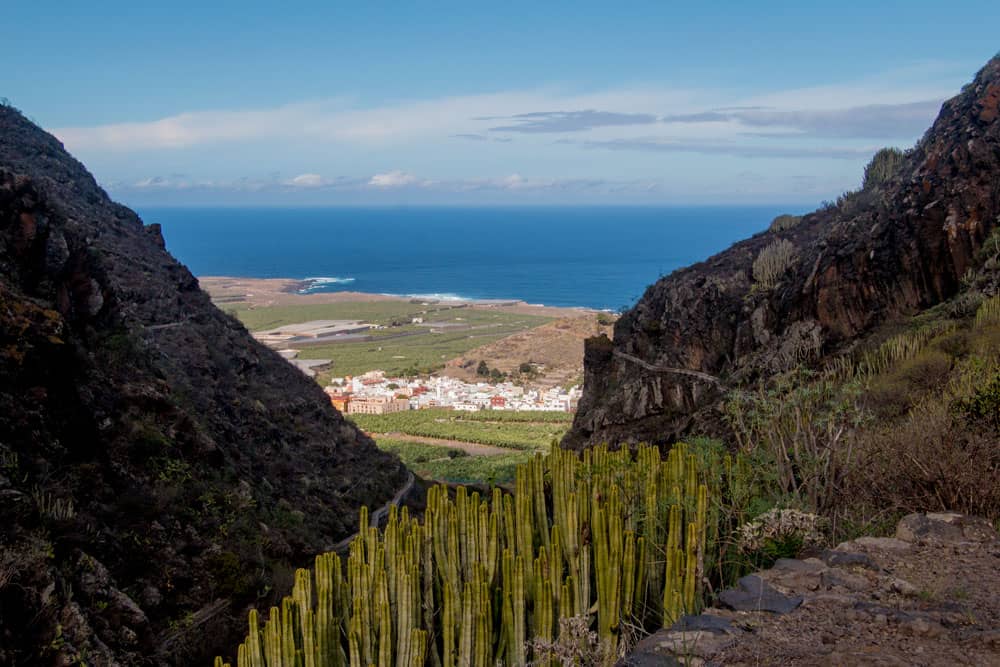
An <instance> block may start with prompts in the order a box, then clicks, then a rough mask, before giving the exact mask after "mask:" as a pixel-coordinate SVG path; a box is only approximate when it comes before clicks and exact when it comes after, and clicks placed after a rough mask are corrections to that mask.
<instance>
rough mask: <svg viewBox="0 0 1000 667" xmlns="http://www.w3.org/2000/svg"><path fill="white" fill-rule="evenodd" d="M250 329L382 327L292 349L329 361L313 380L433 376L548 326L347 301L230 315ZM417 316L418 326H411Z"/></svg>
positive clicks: (539, 319) (532, 318)
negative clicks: (458, 360) (348, 323)
mask: <svg viewBox="0 0 1000 667" xmlns="http://www.w3.org/2000/svg"><path fill="white" fill-rule="evenodd" d="M231 312H232V313H233V315H235V316H236V317H237V318H238V319H239V320H240V321H241V322H242V323H243V324H244V325H245V326H246V327H247V328H248V329H250V330H251V331H263V330H268V329H274V328H277V327H281V326H284V325H288V324H298V323H302V322H309V321H312V320H358V321H362V322H368V323H372V324H378V325H383V326H385V327H387V328H385V329H374V330H371V331H369V332H367V333H366V336H367V337H368V338H370V340H369V339H366V340H358V339H348V340H346V341H343V342H329V343H325V344H319V345H315V344H314V345H308V344H307V345H301V346H298V345H292V347H296V348H298V349H299V350H300V352H299V358H301V359H331V360H332V361H333V367H332V369H331V371H330V372H329V373H326V374H323V375H321V376H320V377H319V378H318V379H319V381H320V382H321V383H324V384H325V383H326V382H327V381H329V378H331V377H339V376H344V375H359V374H361V373H365V372H367V371H370V370H374V369H380V370H384V371H385V372H387V373H389V374H398V375H418V374H423V373H431V372H434V371H436V370H438V369H440V368H442V367H443V366H444V363H445V362H446V361H448V360H449V359H453V358H454V357H457V356H460V355H462V354H464V353H466V352H468V351H469V350H471V349H473V348H476V347H479V346H480V345H486V344H488V343H493V342H496V341H498V340H500V339H501V338H505V337H506V336H509V335H511V334H515V333H519V332H521V331H526V330H528V329H532V328H534V327H537V326H540V325H542V324H545V323H547V322H551V321H552V318H551V317H543V316H539V315H522V314H518V313H508V312H504V311H499V310H493V309H489V308H470V307H468V306H456V305H448V304H430V305H423V304H420V303H409V302H406V301H350V302H344V303H331V304H322V305H309V306H274V307H270V308H254V309H244V310H235V311H231ZM414 318H422V319H423V324H412V320H413V319H414Z"/></svg>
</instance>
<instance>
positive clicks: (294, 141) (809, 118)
mask: <svg viewBox="0 0 1000 667" xmlns="http://www.w3.org/2000/svg"><path fill="white" fill-rule="evenodd" d="M956 92H957V87H956V86H955V85H954V84H952V83H950V82H949V81H947V80H941V81H930V82H928V81H925V80H924V79H923V78H921V77H914V76H912V72H907V71H904V72H902V73H900V72H898V71H888V72H884V73H881V74H879V75H876V76H872V77H869V78H866V79H864V80H859V81H853V82H847V83H837V84H825V85H817V86H812V87H800V88H790V89H787V90H773V91H769V92H763V93H759V94H744V95H732V94H730V93H728V91H727V88H726V87H725V86H720V87H719V88H701V89H693V88H676V87H675V88H670V87H663V86H659V87H658V86H651V85H646V86H642V85H633V86H630V87H626V88H618V89H609V90H603V91H592V92H586V93H581V92H572V91H567V90H564V89H560V88H556V87H549V88H537V89H530V90H514V91H505V92H495V93H483V94H474V95H455V96H440V97H431V98H427V99H416V100H410V101H404V102H397V103H392V104H381V105H371V106H365V105H364V104H363V103H361V102H360V101H359V100H358V99H356V98H353V97H349V96H343V97H337V98H330V99H326V100H319V101H304V102H292V103H288V104H281V105H277V106H273V107H270V108H257V109H230V110H202V111H185V112H181V113H177V114H174V115H169V116H164V117H162V118H157V119H154V120H146V121H142V120H136V121H129V122H120V123H110V124H104V125H92V126H73V127H60V128H55V129H53V130H52V132H53V133H54V134H55V135H56V136H57V137H58V138H59V139H60V140H62V141H63V142H64V143H65V144H66V146H67V147H68V148H69V149H70V150H71V151H73V152H74V153H76V154H78V155H80V156H81V157H82V158H83V159H84V160H85V161H86V162H88V163H90V164H93V165H95V172H96V173H97V174H98V177H99V178H100V179H101V180H102V182H104V183H105V184H106V187H108V189H109V190H110V191H111V192H112V193H114V194H115V195H117V196H120V197H122V198H124V199H125V200H126V201H137V202H147V201H153V202H157V203H171V202H177V203H184V202H186V201H212V200H213V193H215V194H216V195H217V197H216V198H217V199H218V200H219V201H220V202H231V201H234V200H240V197H241V196H242V197H244V198H247V200H248V201H267V200H269V199H273V200H274V201H276V202H286V203H287V202H296V201H304V202H305V201H308V202H326V203H331V204H333V203H338V202H345V203H359V202H362V203H363V202H370V203H381V202H388V203H399V202H403V203H405V202H407V201H412V202H416V203H423V202H430V203H433V202H442V203H444V202H448V201H450V200H456V201H476V197H475V196H474V195H475V193H479V194H480V195H481V196H480V197H479V200H481V201H484V202H500V203H503V202H510V203H518V202H521V201H525V202H535V201H542V202H551V203H572V202H576V201H579V202H588V203H589V202H607V203H671V202H677V203H694V202H698V201H702V202H705V203H719V202H720V201H721V202H722V203H725V202H733V203H738V202H741V201H777V200H783V201H804V202H809V201H815V202H818V201H819V199H821V198H827V197H829V196H831V195H834V194H836V193H837V192H839V191H842V190H844V189H847V188H849V187H853V186H854V185H855V184H856V182H857V181H858V180H859V179H860V172H861V168H862V166H863V165H864V163H865V162H866V161H867V160H868V159H869V158H870V156H871V155H872V154H873V153H874V152H875V151H877V150H878V149H879V148H881V147H883V146H885V145H893V146H900V147H908V146H910V145H912V144H913V143H914V141H915V140H916V139H917V138H918V137H919V136H920V135H921V134H922V133H923V131H924V130H925V129H926V128H927V127H929V125H930V124H931V122H932V121H933V119H934V117H935V116H936V114H937V112H938V110H939V108H940V105H941V103H942V101H943V100H944V99H946V98H947V97H949V96H950V95H952V94H954V93H956ZM206 156H207V157H206ZM185 165H187V166H186V167H185ZM190 165H197V166H198V170H197V172H196V173H195V171H194V169H192V168H191V167H190ZM246 165H254V166H255V167H256V168H257V169H258V171H259V172H262V173H263V175H257V176H253V175H249V174H247V173H245V171H244V170H245V169H246ZM182 171H183V173H184V174H187V175H184V176H178V175H177V174H178V173H180V172H182ZM161 174H171V175H161ZM803 175H805V176H803ZM306 194H308V196H306ZM297 197H298V199H297Z"/></svg>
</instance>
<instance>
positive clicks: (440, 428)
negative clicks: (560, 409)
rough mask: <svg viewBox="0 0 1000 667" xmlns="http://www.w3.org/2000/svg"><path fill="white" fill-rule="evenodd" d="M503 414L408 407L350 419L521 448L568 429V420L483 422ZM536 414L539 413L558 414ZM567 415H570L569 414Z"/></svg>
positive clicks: (384, 428) (378, 428) (373, 427)
mask: <svg viewBox="0 0 1000 667" xmlns="http://www.w3.org/2000/svg"><path fill="white" fill-rule="evenodd" d="M502 414H506V413H504V412H501V411H497V412H489V411H488V412H470V413H465V412H455V411H453V410H443V409H441V410H409V411H406V412H396V413H392V414H388V415H351V419H352V420H353V421H354V422H355V423H356V424H357V425H358V426H360V427H361V428H362V429H364V430H365V431H368V432H369V433H403V434H406V435H416V436H421V437H425V438H441V439H444V440H457V441H460V442H474V443H478V444H481V445H493V446H494V447H507V448H509V449H521V450H541V449H545V448H547V447H548V446H549V445H550V444H551V443H552V441H553V440H558V439H559V438H561V437H562V436H563V434H565V433H566V431H567V430H568V429H569V422H568V421H567V420H565V419H563V420H561V421H544V418H542V419H540V420H538V421H535V422H528V421H515V420H503V421H501V420H500V419H497V420H495V421H486V419H488V418H489V417H496V416H497V415H502ZM511 414H520V415H530V414H533V413H511ZM537 414H538V415H539V416H541V415H546V414H560V413H544V412H539V413H537ZM566 416H567V417H571V415H569V414H567V415H566ZM523 418H525V417H522V419H523ZM501 419H502V418H501Z"/></svg>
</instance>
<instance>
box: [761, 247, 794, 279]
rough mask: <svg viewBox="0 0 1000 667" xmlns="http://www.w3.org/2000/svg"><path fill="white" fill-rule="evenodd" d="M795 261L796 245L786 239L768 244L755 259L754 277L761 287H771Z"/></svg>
mask: <svg viewBox="0 0 1000 667" xmlns="http://www.w3.org/2000/svg"><path fill="white" fill-rule="evenodd" d="M794 262H795V246H794V245H793V244H792V243H791V242H790V241H787V240H785V239H780V240H778V241H773V242H771V243H770V244H768V245H767V246H766V247H765V248H764V249H763V250H761V251H760V254H759V255H757V259H755V260H754V261H753V279H754V283H755V286H756V287H758V288H760V289H770V288H772V287H774V286H775V285H776V284H777V283H778V279H779V278H781V276H783V275H784V274H785V271H787V270H788V269H789V267H790V266H792V264H793V263H794Z"/></svg>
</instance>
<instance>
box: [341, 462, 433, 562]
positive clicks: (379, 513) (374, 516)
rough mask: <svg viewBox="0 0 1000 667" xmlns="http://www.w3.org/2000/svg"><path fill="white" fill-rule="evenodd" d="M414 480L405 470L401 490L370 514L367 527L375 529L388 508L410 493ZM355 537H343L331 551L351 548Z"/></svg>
mask: <svg viewBox="0 0 1000 667" xmlns="http://www.w3.org/2000/svg"><path fill="white" fill-rule="evenodd" d="M416 480H417V478H416V477H415V476H414V474H413V473H412V472H410V471H409V470H407V471H406V484H404V485H403V488H401V489H400V490H399V491H397V492H396V495H394V496H393V497H392V498H391V499H390V500H389V502H387V503H386V504H385V505H382V507H379V508H378V509H377V510H375V511H374V512H372V513H371V518H370V519H369V521H368V525H369V526H376V527H377V526H378V524H379V522H380V521H382V517H384V516H385V515H386V514H388V513H389V508H390V507H391V506H393V505H399V503H400V502H401V501H402V500H403V497H404V496H406V494H407V493H409V492H410V489H412V488H413V484H414V483H415V482H416ZM357 536H358V534H357V533H353V534H351V535H349V536H347V537H345V538H344V539H342V540H341V541H339V542H337V543H336V544H334V545H333V548H332V549H331V551H346V550H347V548H348V547H349V546H351V542H352V541H353V540H354V538H355V537H357Z"/></svg>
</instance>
